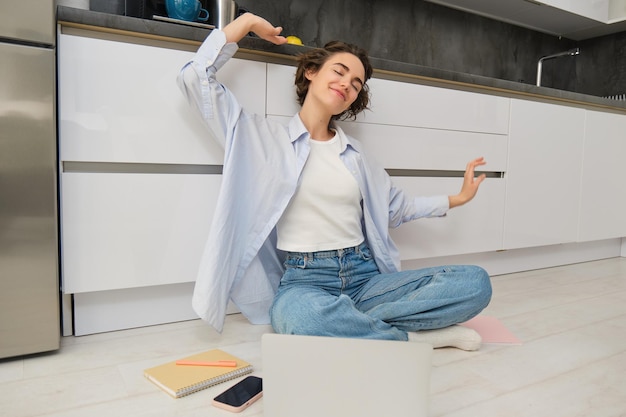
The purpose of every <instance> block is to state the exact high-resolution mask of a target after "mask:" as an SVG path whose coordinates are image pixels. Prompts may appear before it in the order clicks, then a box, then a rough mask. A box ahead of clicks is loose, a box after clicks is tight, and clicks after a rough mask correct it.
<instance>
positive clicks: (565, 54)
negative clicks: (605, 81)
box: [537, 48, 580, 86]
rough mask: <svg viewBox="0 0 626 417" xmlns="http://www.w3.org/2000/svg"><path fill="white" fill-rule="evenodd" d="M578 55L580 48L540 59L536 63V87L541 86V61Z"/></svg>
mask: <svg viewBox="0 0 626 417" xmlns="http://www.w3.org/2000/svg"><path fill="white" fill-rule="evenodd" d="M578 54H580V48H574V49H570V50H569V51H563V52H559V53H556V54H552V55H547V56H544V57H541V58H540V59H539V62H537V86H541V67H542V65H543V61H545V60H546V59H552V58H558V57H560V56H574V55H578Z"/></svg>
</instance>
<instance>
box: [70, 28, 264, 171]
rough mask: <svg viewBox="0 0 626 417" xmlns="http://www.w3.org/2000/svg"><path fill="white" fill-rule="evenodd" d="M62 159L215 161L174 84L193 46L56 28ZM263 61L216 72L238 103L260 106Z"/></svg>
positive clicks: (219, 156)
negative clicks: (155, 44)
mask: <svg viewBox="0 0 626 417" xmlns="http://www.w3.org/2000/svg"><path fill="white" fill-rule="evenodd" d="M58 54H59V138H60V158H61V160H62V161H90V162H91V161H94V162H141V163H173V164H184V163H188V164H221V163H222V161H223V151H222V149H221V148H220V147H219V145H217V144H216V143H215V141H214V140H212V139H211V137H210V135H209V132H208V130H207V129H206V127H205V126H204V124H203V123H202V120H201V118H200V116H199V115H198V114H197V112H196V111H195V110H194V109H193V108H191V107H190V106H189V105H188V104H187V101H186V100H185V98H184V97H183V95H182V93H181V92H180V90H179V89H178V86H177V84H176V77H177V75H178V73H179V71H180V69H181V68H182V66H183V65H184V64H185V63H186V62H188V61H189V60H190V59H191V58H192V56H193V53H191V52H187V51H179V50H173V49H166V48H158V47H151V46H145V45H135V44H128V43H123V42H115V41H109V40H100V39H93V38H84V37H80V36H72V35H60V40H59V52H58ZM265 65H266V64H265V63H261V62H253V61H246V60H240V59H232V60H231V61H229V62H228V63H227V64H226V65H225V66H224V68H223V69H222V70H221V71H220V72H219V78H220V81H222V82H223V83H224V84H226V85H228V86H229V88H231V89H232V90H233V91H234V93H235V95H236V96H237V97H238V99H239V100H240V102H241V103H242V106H244V108H246V109H248V110H250V111H252V112H255V113H259V114H264V113H265V86H264V85H263V83H258V82H255V81H254V80H263V79H265V71H266V67H265Z"/></svg>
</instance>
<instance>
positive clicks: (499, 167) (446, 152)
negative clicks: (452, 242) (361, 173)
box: [341, 122, 508, 172]
mask: <svg viewBox="0 0 626 417" xmlns="http://www.w3.org/2000/svg"><path fill="white" fill-rule="evenodd" d="M341 127H342V128H343V129H344V131H345V132H346V133H347V134H349V135H351V136H352V137H354V138H356V139H358V140H359V141H360V142H361V143H362V144H363V145H364V147H365V149H366V151H367V154H368V156H369V157H371V158H374V159H376V161H377V163H378V164H379V165H380V166H383V167H385V168H391V169H419V170H443V171H448V170H451V171H464V170H465V166H466V164H467V163H468V162H469V161H470V160H472V159H475V158H478V157H480V156H483V157H484V158H485V160H486V161H487V165H485V166H483V167H480V169H481V170H487V171H492V172H503V171H506V165H507V145H508V140H507V136H503V135H494V134H488V133H474V132H459V131H451V130H437V129H424V128H417V127H406V126H391V125H381V124H369V123H360V122H342V123H341Z"/></svg>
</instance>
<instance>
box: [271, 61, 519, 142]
mask: <svg viewBox="0 0 626 417" xmlns="http://www.w3.org/2000/svg"><path fill="white" fill-rule="evenodd" d="M294 74H295V68H294V67H290V66H284V65H274V64H270V65H268V72H267V113H268V114H270V115H275V116H291V115H293V114H295V113H297V112H298V110H299V106H298V104H297V101H296V94H295V87H294V83H293V81H294ZM368 85H369V87H370V92H371V98H372V102H371V109H370V110H366V111H364V112H362V113H361V114H360V115H359V116H358V118H357V120H358V121H359V122H364V123H372V124H382V125H395V126H410V127H422V128H429V129H444V130H455V131H467V132H481V133H493V134H506V133H507V129H508V124H509V99H508V98H504V97H497V96H492V95H488V94H478V93H471V92H466V91H458V90H452V89H448V88H440V87H430V86H425V85H420V84H413V83H408V82H400V81H390V80H383V79H379V78H373V79H371V80H369V81H368Z"/></svg>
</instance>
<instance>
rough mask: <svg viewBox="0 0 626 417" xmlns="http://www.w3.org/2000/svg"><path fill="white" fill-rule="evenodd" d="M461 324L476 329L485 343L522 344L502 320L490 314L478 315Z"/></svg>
mask: <svg viewBox="0 0 626 417" xmlns="http://www.w3.org/2000/svg"><path fill="white" fill-rule="evenodd" d="M461 326H465V327H469V328H470V329H474V330H476V332H478V334H479V335H480V336H481V337H482V338H483V343H493V344H503V345H521V344H522V341H521V340H519V339H518V338H517V337H516V336H515V335H514V334H513V333H511V331H509V329H507V328H506V327H505V326H504V324H502V322H500V320H498V319H497V318H495V317H490V316H476V317H474V318H473V319H471V320H469V321H466V322H465V323H461Z"/></svg>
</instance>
